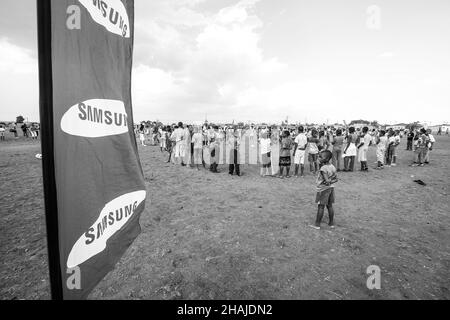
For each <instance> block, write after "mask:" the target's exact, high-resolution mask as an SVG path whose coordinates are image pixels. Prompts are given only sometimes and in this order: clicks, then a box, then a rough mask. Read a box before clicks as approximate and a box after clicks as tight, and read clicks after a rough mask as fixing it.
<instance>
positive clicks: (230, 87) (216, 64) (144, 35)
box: [0, 0, 450, 124]
mask: <svg viewBox="0 0 450 320" xmlns="http://www.w3.org/2000/svg"><path fill="white" fill-rule="evenodd" d="M74 2H76V1H75V0H74ZM135 10H136V13H135V14H136V20H135V24H136V25H135V27H136V30H135V48H134V49H135V50H134V55H135V57H134V66H133V88H132V89H133V90H132V91H133V108H134V119H135V120H136V121H138V120H144V119H151V120H155V119H158V120H161V121H163V122H174V121H178V120H182V121H202V120H204V119H205V117H206V116H207V118H208V120H210V121H220V122H222V121H231V120H233V119H234V120H236V121H248V120H252V121H270V122H274V121H276V122H279V121H281V120H283V119H286V117H289V120H291V121H293V122H296V121H301V122H304V121H307V122H320V123H326V122H327V121H328V122H330V123H333V122H336V121H339V122H342V120H346V121H350V120H352V119H367V120H378V121H380V122H382V123H393V122H409V121H415V120H420V121H427V122H428V123H430V124H436V123H442V122H450V90H449V88H450V41H449V39H450V18H449V17H450V1H448V0H371V1H366V0H314V1H312V0H151V1H149V0H135ZM36 37H37V35H36V7H35V0H19V1H18V0H1V1H0V90H1V91H0V93H1V98H2V104H1V107H0V120H13V119H15V117H16V116H17V115H19V114H21V115H23V116H24V117H25V118H28V119H29V120H30V121H31V120H34V121H35V120H38V117H39V112H38V76H37V41H36Z"/></svg>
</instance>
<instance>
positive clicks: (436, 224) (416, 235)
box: [0, 136, 450, 299]
mask: <svg viewBox="0 0 450 320" xmlns="http://www.w3.org/2000/svg"><path fill="white" fill-rule="evenodd" d="M436 138H437V143H436V145H435V149H434V150H433V154H432V159H431V164H430V165H429V166H427V167H423V168H417V167H416V168H414V167H409V166H408V164H410V163H411V160H412V153H411V152H407V151H404V149H405V142H406V141H405V140H403V141H402V145H401V147H400V148H399V149H400V152H399V161H398V162H399V166H397V167H395V168H394V167H392V168H386V169H385V170H382V171H376V170H371V171H370V172H369V173H361V172H353V173H341V174H340V175H339V178H340V182H339V184H338V185H337V187H336V204H335V213H336V216H335V219H336V224H337V227H336V229H334V230H331V229H328V228H327V227H326V226H325V225H324V228H323V229H322V230H320V231H317V230H314V229H312V228H310V227H308V224H310V223H312V222H313V220H314V218H315V213H316V205H315V204H314V202H313V201H314V198H315V189H314V177H313V176H311V175H310V176H307V177H305V178H304V179H295V178H291V179H283V180H281V179H277V178H270V177H267V178H261V177H259V174H258V173H259V168H257V167H256V166H242V168H241V171H242V172H243V176H242V177H236V176H229V175H228V173H227V170H226V168H225V167H224V166H221V167H219V170H221V173H219V174H212V173H210V172H208V171H206V170H203V169H202V170H201V171H199V172H198V171H196V170H194V169H189V168H185V167H179V166H175V165H173V164H167V163H165V160H166V157H167V155H166V154H161V153H160V151H159V148H157V147H141V146H139V152H140V156H141V161H142V165H143V169H144V173H145V179H146V185H147V191H148V199H147V203H146V210H145V212H143V213H142V216H141V226H142V233H141V234H140V236H139V237H138V238H137V239H136V240H135V242H134V243H133V245H132V246H131V247H130V248H129V249H128V250H127V252H126V253H125V255H124V256H123V257H122V259H121V260H120V262H119V263H118V264H117V265H116V268H115V269H114V270H113V271H112V272H110V273H109V274H108V275H107V276H106V277H105V279H104V280H102V282H100V284H99V285H98V286H97V287H96V289H95V290H94V291H93V292H92V294H91V295H90V297H89V298H91V299H449V298H450V272H449V270H450V232H449V231H450V210H449V209H450V198H449V193H450V184H449V180H450V171H449V167H450V164H449V163H450V137H448V136H442V137H440V136H438V137H436ZM38 152H40V145H39V141H29V140H28V141H25V140H20V139H19V140H17V141H7V142H3V143H0V181H1V183H0V204H1V207H0V208H1V209H0V210H1V212H0V243H1V245H0V256H1V264H0V281H1V282H0V298H1V299H48V298H49V297H50V293H49V280H48V270H47V251H46V250H47V249H46V238H45V220H44V211H43V193H42V177H41V162H40V160H38V159H36V158H35V154H36V153H38ZM374 162H375V150H374V148H371V150H370V152H369V164H373V163H374ZM412 175H414V177H412ZM414 179H421V180H423V181H424V182H425V183H426V184H427V185H426V186H421V185H419V184H417V183H415V182H413V180H414ZM325 216H326V214H325ZM326 220H327V218H326V217H325V221H326ZM369 265H377V266H379V267H380V268H381V290H369V289H367V287H366V280H367V277H368V275H367V274H366V268H367V267H368V266H369Z"/></svg>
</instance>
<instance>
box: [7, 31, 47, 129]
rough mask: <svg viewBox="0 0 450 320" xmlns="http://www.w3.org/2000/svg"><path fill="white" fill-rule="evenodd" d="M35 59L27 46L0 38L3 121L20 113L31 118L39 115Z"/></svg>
mask: <svg viewBox="0 0 450 320" xmlns="http://www.w3.org/2000/svg"><path fill="white" fill-rule="evenodd" d="M38 86H39V83H38V62H37V59H36V58H35V57H33V54H32V52H31V51H30V50H28V49H26V48H22V47H19V46H17V45H15V44H13V43H11V42H10V40H8V39H7V38H1V39H0V90H1V97H2V106H1V114H0V117H1V119H0V120H2V121H12V120H15V119H16V117H17V116H18V115H19V114H20V115H22V116H24V117H25V119H28V120H30V121H38V119H39V87H38Z"/></svg>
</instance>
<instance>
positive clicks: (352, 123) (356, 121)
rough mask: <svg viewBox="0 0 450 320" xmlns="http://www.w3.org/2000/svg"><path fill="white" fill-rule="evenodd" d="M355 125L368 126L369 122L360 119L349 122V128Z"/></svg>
mask: <svg viewBox="0 0 450 320" xmlns="http://www.w3.org/2000/svg"><path fill="white" fill-rule="evenodd" d="M355 123H362V124H370V121H367V120H362V119H360V120H352V121H350V123H349V126H351V125H354V124H355Z"/></svg>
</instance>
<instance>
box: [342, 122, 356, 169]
mask: <svg viewBox="0 0 450 320" xmlns="http://www.w3.org/2000/svg"><path fill="white" fill-rule="evenodd" d="M346 140H347V145H346V147H345V150H344V171H350V172H352V171H353V170H354V168H355V158H356V151H357V150H356V143H357V140H358V135H357V134H356V132H355V128H354V127H350V128H349V129H348V134H347V137H346Z"/></svg>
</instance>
